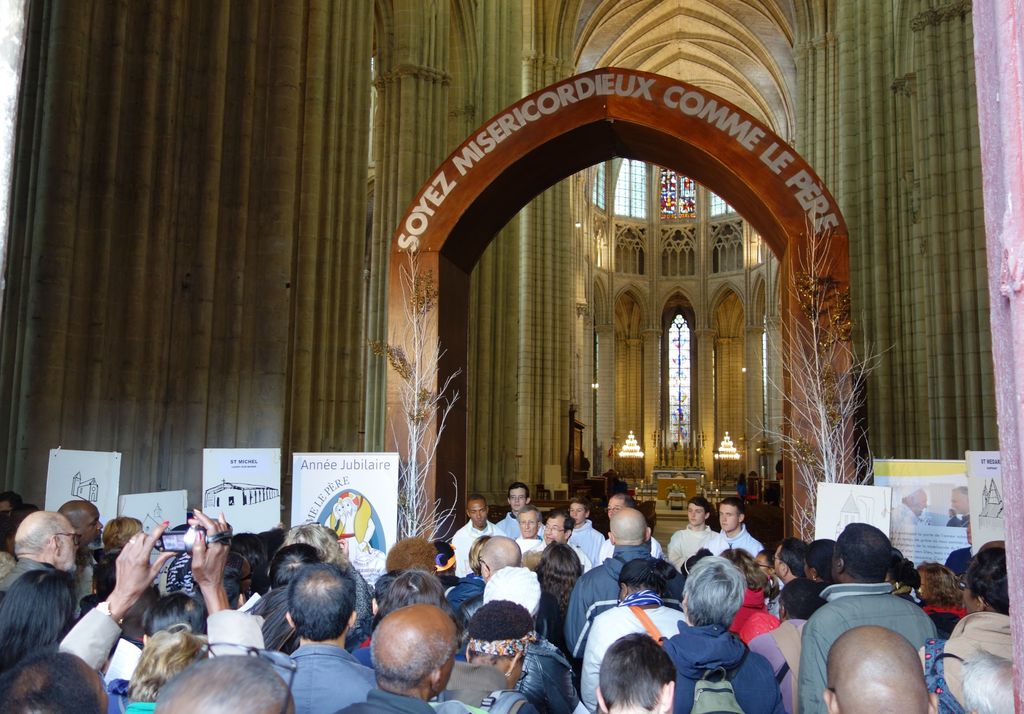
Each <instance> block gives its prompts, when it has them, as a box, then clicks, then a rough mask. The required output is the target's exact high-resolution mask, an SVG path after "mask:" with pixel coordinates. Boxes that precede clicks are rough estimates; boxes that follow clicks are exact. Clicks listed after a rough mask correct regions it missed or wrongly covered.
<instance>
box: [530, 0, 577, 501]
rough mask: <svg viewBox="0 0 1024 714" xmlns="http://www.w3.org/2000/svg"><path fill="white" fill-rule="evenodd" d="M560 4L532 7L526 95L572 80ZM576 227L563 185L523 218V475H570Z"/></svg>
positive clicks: (545, 0)
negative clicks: (552, 471)
mask: <svg viewBox="0 0 1024 714" xmlns="http://www.w3.org/2000/svg"><path fill="white" fill-rule="evenodd" d="M560 7H561V3H560V2H555V1H554V0H528V2H526V13H525V17H524V21H523V22H524V25H523V31H524V36H525V40H524V48H523V52H524V55H523V65H522V72H523V75H522V76H523V93H524V94H527V93H529V92H533V91H534V90H537V89H540V88H541V87H545V86H547V85H549V84H551V83H552V82H556V81H558V80H560V79H563V78H565V77H567V76H569V75H570V74H572V62H571V59H570V57H571V51H572V50H571V48H572V43H571V40H570V38H569V37H568V36H567V34H566V33H567V32H570V31H568V30H567V29H566V28H565V27H563V25H564V24H565V23H564V20H563V18H562V17H561V15H560ZM572 235H573V224H572V217H571V214H570V211H569V188H568V186H567V182H561V183H559V184H557V185H555V186H553V187H552V188H550V189H548V190H547V191H545V192H544V193H542V194H541V195H540V196H538V197H537V198H535V199H534V200H533V201H531V202H530V204H529V205H527V206H526V208H524V209H523V211H522V213H521V214H520V244H519V305H520V320H519V390H518V397H519V403H518V421H519V450H518V453H519V454H521V456H522V458H521V461H520V464H521V465H520V473H519V476H520V478H521V479H522V480H524V481H526V482H528V483H539V482H541V481H542V480H543V471H544V467H545V466H548V465H558V466H560V467H563V468H564V465H565V459H566V455H567V454H568V449H569V443H568V421H567V420H568V415H569V399H570V394H571V392H572V387H571V379H572V369H571V365H572V350H571V346H570V345H571V340H572V336H571V331H572V326H573V320H574V313H573V311H574V309H575V308H574V302H575V301H574V296H573V280H572V266H573V260H572V254H573V240H572Z"/></svg>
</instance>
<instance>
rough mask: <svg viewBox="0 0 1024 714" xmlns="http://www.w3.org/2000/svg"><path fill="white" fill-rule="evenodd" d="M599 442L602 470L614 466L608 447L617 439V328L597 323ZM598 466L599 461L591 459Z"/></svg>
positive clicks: (595, 329)
mask: <svg viewBox="0 0 1024 714" xmlns="http://www.w3.org/2000/svg"><path fill="white" fill-rule="evenodd" d="M594 331H595V332H596V333H597V383H598V388H597V443H598V446H599V448H600V449H601V460H600V462H601V470H602V471H607V470H608V469H610V468H612V459H611V458H609V456H608V449H610V448H611V447H612V445H613V444H614V441H615V329H614V328H613V327H612V325H611V324H605V325H597V326H596V327H595V328H594ZM591 462H592V463H593V464H594V465H595V469H596V468H597V466H596V465H597V463H598V462H597V461H596V460H595V459H591Z"/></svg>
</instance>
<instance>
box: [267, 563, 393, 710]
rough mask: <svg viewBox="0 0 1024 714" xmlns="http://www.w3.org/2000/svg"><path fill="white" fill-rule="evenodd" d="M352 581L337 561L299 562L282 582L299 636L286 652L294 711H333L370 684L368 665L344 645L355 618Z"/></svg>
mask: <svg viewBox="0 0 1024 714" xmlns="http://www.w3.org/2000/svg"><path fill="white" fill-rule="evenodd" d="M355 606H356V586H355V583H354V582H353V581H352V580H351V579H350V578H348V577H346V576H345V575H343V574H342V572H341V570H339V569H338V567H337V566H335V565H331V564H328V563H322V564H317V565H306V566H303V567H302V568H301V569H300V570H299V572H298V574H297V575H296V576H295V577H294V578H293V579H292V581H291V582H290V583H289V584H288V614H287V618H288V621H289V622H291V624H292V625H293V626H294V627H295V632H296V634H298V636H299V648H298V649H297V650H295V652H294V653H293V654H292V659H293V660H295V664H296V665H297V670H296V672H295V679H294V681H293V682H292V696H293V697H295V712H296V714H303V712H311V713H312V712H326V711H337V710H338V709H341V708H342V707H345V706H348V705H349V704H356V703H357V702H365V701H366V695H367V694H368V693H369V691H370V690H371V689H373V688H374V687H375V686H376V679H375V678H374V673H373V670H372V669H370V668H369V667H364V666H363V665H361V664H359V662H357V661H356V658H355V657H353V656H352V655H351V654H349V653H348V652H347V651H346V650H345V635H346V634H347V633H348V631H349V628H351V627H352V625H353V624H354V623H355V621H356V610H355Z"/></svg>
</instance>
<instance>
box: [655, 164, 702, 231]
mask: <svg viewBox="0 0 1024 714" xmlns="http://www.w3.org/2000/svg"><path fill="white" fill-rule="evenodd" d="M661 216H662V218H668V219H676V218H696V217H697V184H695V183H694V181H693V179H692V178H689V177H687V176H682V175H680V174H677V173H676V172H675V171H669V170H668V169H661Z"/></svg>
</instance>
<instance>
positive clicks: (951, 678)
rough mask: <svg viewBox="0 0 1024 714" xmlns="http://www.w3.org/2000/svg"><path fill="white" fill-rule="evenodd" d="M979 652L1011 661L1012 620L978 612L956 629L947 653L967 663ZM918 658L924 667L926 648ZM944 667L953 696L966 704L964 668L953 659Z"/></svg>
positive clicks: (996, 614)
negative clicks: (989, 653) (967, 660)
mask: <svg viewBox="0 0 1024 714" xmlns="http://www.w3.org/2000/svg"><path fill="white" fill-rule="evenodd" d="M978 650H984V651H985V652H991V653H992V654H994V655H999V656H1000V657H1006V658H1007V659H1009V658H1010V656H1011V653H1010V618H1009V616H1008V615H1000V614H999V613H997V612H975V613H972V614H970V615H968V616H967V617H965V618H964V619H962V620H960V622H958V623H957V625H956V627H954V628H953V633H952V634H951V635H950V636H949V639H948V640H946V648H945V650H944V651H945V652H947V653H949V654H954V655H956V656H957V657H960V658H961V659H964V660H966V659H970V657H971V656H972V655H974V654H975V653H976V652H978ZM918 654H919V655H920V657H921V663H922V665H923V664H924V648H923V647H922V648H921V649H920V651H919V652H918ZM942 667H943V671H944V673H945V677H946V683H947V684H948V685H949V691H950V693H951V694H952V695H953V696H954V697H956V700H957V701H958V702H960V703H961V704H963V701H964V690H963V682H962V669H963V666H962V664H961V663H960V662H959V661H958V660H955V659H953V658H952V657H947V658H945V659H943V660H942Z"/></svg>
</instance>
